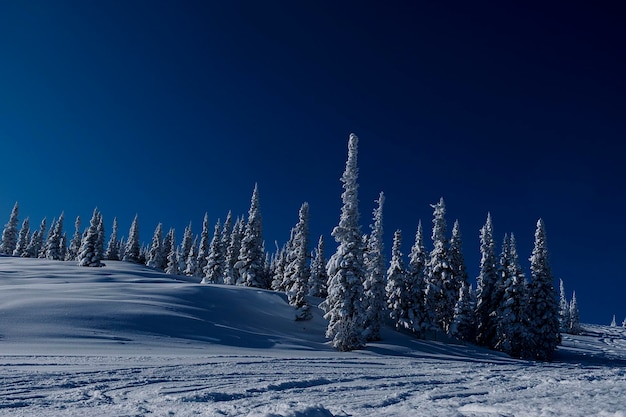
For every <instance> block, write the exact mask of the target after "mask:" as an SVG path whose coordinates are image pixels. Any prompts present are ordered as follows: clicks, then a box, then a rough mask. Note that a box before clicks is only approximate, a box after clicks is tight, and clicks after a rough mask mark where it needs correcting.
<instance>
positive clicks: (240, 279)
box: [0, 135, 579, 359]
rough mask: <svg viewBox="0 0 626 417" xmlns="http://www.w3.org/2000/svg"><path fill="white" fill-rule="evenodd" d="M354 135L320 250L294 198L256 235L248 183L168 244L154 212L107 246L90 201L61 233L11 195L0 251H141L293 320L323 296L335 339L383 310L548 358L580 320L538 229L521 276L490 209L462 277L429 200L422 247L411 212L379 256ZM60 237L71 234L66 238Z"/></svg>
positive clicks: (93, 261) (305, 211)
mask: <svg viewBox="0 0 626 417" xmlns="http://www.w3.org/2000/svg"><path fill="white" fill-rule="evenodd" d="M357 155H358V138H357V137H356V135H351V136H350V139H349V142H348V159H347V162H346V169H345V171H344V173H343V176H342V178H341V181H342V182H343V188H344V191H343V194H342V201H343V205H342V209H341V217H340V220H339V224H338V225H337V226H336V227H335V228H334V229H333V231H332V236H333V237H334V238H335V240H336V242H337V244H338V246H337V249H336V251H335V253H334V254H333V255H332V256H331V258H330V259H329V260H328V261H326V258H325V255H324V249H325V242H324V238H323V236H320V238H319V240H318V244H317V247H316V249H315V251H314V252H313V253H311V252H309V244H310V242H309V240H310V238H309V205H308V203H304V204H303V205H302V207H301V208H300V211H299V213H298V222H297V223H296V225H295V226H294V227H293V229H292V230H291V234H290V238H289V240H288V241H287V242H286V243H285V245H284V246H283V247H282V248H278V247H277V248H276V252H275V253H274V254H272V255H270V254H269V253H267V251H266V250H265V246H264V241H263V238H262V221H261V213H260V209H259V193H258V187H257V186H255V188H254V192H253V194H252V199H251V205H250V209H249V212H248V219H247V221H246V220H245V219H244V218H237V219H235V220H233V217H232V215H231V213H230V212H229V213H228V215H227V216H226V220H225V221H224V223H223V224H222V223H221V221H220V220H218V221H217V223H216V224H215V227H214V230H213V233H212V236H211V233H210V231H209V221H208V215H206V214H205V216H204V221H203V224H202V231H201V233H200V236H194V235H193V233H192V230H191V224H190V225H189V226H187V227H186V228H185V230H184V234H183V237H182V240H181V242H180V244H177V242H176V237H175V230H174V229H170V230H169V231H168V232H167V233H164V230H163V226H162V224H158V225H157V227H156V229H155V231H154V234H153V237H152V240H151V243H150V244H149V245H142V244H141V243H140V240H139V225H138V218H137V216H135V218H134V220H133V222H132V225H131V227H130V230H129V233H128V238H126V240H125V239H124V238H118V223H117V219H114V220H113V229H112V233H111V235H110V238H109V240H108V244H107V245H106V248H105V233H104V225H103V218H102V215H101V213H100V212H99V211H98V209H95V210H94V212H93V214H92V217H91V220H90V222H89V226H88V227H86V228H85V230H84V231H81V220H80V217H79V218H77V219H76V222H75V231H74V235H73V236H72V238H71V239H70V240H69V241H68V236H67V235H66V234H65V233H64V232H63V221H64V215H63V214H61V216H60V217H59V219H58V220H54V221H53V222H52V226H51V227H50V229H49V232H48V234H47V237H46V230H47V226H46V220H45V219H44V220H43V221H42V222H41V225H40V227H39V229H37V230H35V231H33V232H32V233H31V231H30V225H29V219H28V218H26V219H25V220H24V222H23V223H22V228H21V230H19V232H18V228H17V226H18V205H17V203H16V205H15V207H14V209H13V211H12V213H11V217H10V219H9V222H8V223H7V225H6V226H5V229H4V231H3V234H2V242H1V243H0V253H3V254H6V255H13V256H23V257H42V258H47V259H55V260H75V261H77V262H78V264H79V265H81V266H88V267H98V266H102V265H103V263H102V261H103V260H123V261H127V262H135V263H144V264H146V265H147V266H149V267H152V268H155V269H158V270H162V271H165V272H166V273H168V274H181V275H182V274H184V275H189V276H195V277H198V278H199V280H201V282H203V283H218V284H231V285H246V286H253V287H259V288H271V289H273V290H276V291H284V292H285V293H286V294H287V297H288V300H289V302H290V304H291V305H293V306H294V308H295V310H296V315H295V318H296V319H297V320H307V319H309V318H310V317H311V312H310V305H309V301H308V300H309V299H308V298H307V296H315V297H321V298H324V301H323V302H322V304H321V305H320V307H321V308H322V309H324V311H325V313H326V314H325V317H326V319H328V321H329V324H328V328H327V332H326V335H327V337H329V338H330V339H332V344H333V346H334V347H335V348H336V349H338V350H342V351H347V350H352V349H358V348H360V347H362V346H364V345H365V343H366V342H367V341H374V340H379V339H380V337H381V333H380V330H381V326H382V325H383V323H385V322H386V321H390V322H391V323H393V325H395V326H396V328H398V329H404V330H408V331H411V332H413V333H415V334H416V335H418V336H419V337H432V336H433V335H436V334H437V333H445V334H447V335H449V336H451V337H455V338H458V339H461V340H465V341H468V342H476V343H478V344H480V345H483V346H488V347H490V348H493V349H498V350H501V351H504V352H507V353H509V354H511V355H513V356H518V357H527V358H538V359H549V358H550V357H551V355H552V352H553V351H554V349H555V348H556V345H557V344H558V343H559V341H560V334H559V332H560V331H562V332H565V331H569V332H573V333H576V332H577V331H579V323H578V307H577V303H576V298H575V294H574V296H573V298H572V301H571V302H567V300H566V299H565V294H564V290H563V286H561V290H562V291H561V300H560V304H557V301H556V297H555V291H554V288H553V283H552V281H553V278H552V273H551V270H550V266H549V261H548V251H547V246H546V240H545V229H544V224H543V221H542V220H539V221H538V222H537V229H536V232H535V247H534V249H533V252H532V256H531V258H530V261H531V277H532V280H531V281H530V282H529V281H528V280H527V279H526V277H525V274H524V272H523V271H522V268H521V267H520V263H519V256H518V254H517V249H516V243H515V237H514V236H513V235H512V234H511V235H510V236H507V235H505V238H504V242H503V244H502V252H501V253H500V256H499V257H498V256H497V255H496V253H495V246H496V245H495V242H494V237H493V226H492V220H491V215H488V216H487V221H486V223H485V225H484V226H483V228H481V231H480V241H481V248H480V250H481V262H480V274H479V276H478V278H477V288H476V290H474V289H473V288H472V286H470V285H469V283H468V277H467V272H466V267H465V261H464V257H463V253H462V238H461V231H460V226H459V222H458V221H456V222H455V223H454V226H453V228H452V232H451V236H450V238H449V239H448V234H447V225H446V219H445V213H446V210H445V203H444V201H443V199H441V200H440V201H439V202H438V203H437V204H433V205H432V208H433V229H432V235H431V238H432V250H430V251H428V250H426V248H425V243H424V236H423V229H422V224H421V222H419V223H418V228H417V233H416V236H415V242H414V244H413V246H412V248H411V251H410V254H409V262H408V265H405V263H404V256H403V254H402V250H401V244H402V234H401V232H400V231H396V232H395V234H394V239H393V247H392V253H391V260H390V263H389V265H388V266H387V262H386V260H385V256H384V246H383V206H384V201H385V197H384V194H383V193H380V195H379V198H378V200H377V207H376V209H375V210H374V212H373V222H372V224H371V226H370V233H367V234H362V233H361V228H360V224H359V210H358V182H357V179H358V166H357ZM68 242H69V243H68Z"/></svg>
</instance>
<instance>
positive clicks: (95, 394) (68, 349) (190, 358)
mask: <svg viewBox="0 0 626 417" xmlns="http://www.w3.org/2000/svg"><path fill="white" fill-rule="evenodd" d="M314 313H315V317H314V319H313V320H312V321H310V322H296V321H294V320H293V317H294V316H293V314H294V313H293V310H292V308H291V307H290V306H289V305H288V304H287V302H286V299H285V297H284V296H283V295H281V294H278V293H274V292H271V291H262V290H256V289H251V288H241V287H229V286H219V285H201V284H196V283H195V282H193V281H192V280H190V279H188V278H184V277H171V276H167V275H164V274H161V273H159V272H155V271H153V270H150V269H148V268H145V267H142V266H138V265H132V264H127V263H121V262H107V266H106V267H105V268H80V267H78V266H75V264H74V263H65V262H55V261H46V260H38V259H18V258H0V415H1V416H43V415H45V416H81V417H84V416H248V415H251V416H292V417H296V416H297V417H318V416H320V417H327V416H626V395H625V394H626V332H625V331H624V329H621V328H610V327H605V326H592V325H586V326H584V329H585V334H584V335H581V336H565V337H564V343H563V345H562V346H561V347H560V348H559V351H558V355H557V360H556V361H554V362H552V363H534V362H526V361H519V360H513V359H510V358H508V357H506V356H504V355H501V354H498V353H495V352H491V351H487V350H483V349H480V348H477V347H473V346H463V345H455V344H447V343H443V342H436V341H420V340H415V339H413V338H411V337H409V336H406V335H401V334H398V333H396V332H394V331H392V330H390V329H386V330H385V331H384V340H383V341H382V342H380V343H372V344H370V345H369V346H368V348H367V349H365V350H362V351H357V352H351V353H340V352H335V351H333V350H332V349H331V348H330V347H329V346H328V344H327V343H326V340H325V339H324V330H325V321H324V319H323V318H322V317H321V312H320V311H319V310H317V309H315V311H314Z"/></svg>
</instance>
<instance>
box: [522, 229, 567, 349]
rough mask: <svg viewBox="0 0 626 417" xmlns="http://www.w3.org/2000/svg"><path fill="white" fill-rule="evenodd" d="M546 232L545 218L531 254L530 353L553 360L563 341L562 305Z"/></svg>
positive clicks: (536, 233)
mask: <svg viewBox="0 0 626 417" xmlns="http://www.w3.org/2000/svg"><path fill="white" fill-rule="evenodd" d="M548 258H549V256H548V247H547V244H546V232H545V226H544V223H543V220H542V219H539V220H538V221H537V230H536V231H535V245H534V248H533V252H532V255H531V257H530V270H531V273H532V281H531V283H530V288H529V291H530V293H529V302H528V315H529V318H530V326H529V329H530V331H531V332H532V342H533V344H532V349H531V351H530V352H529V353H530V356H531V357H532V358H535V359H539V360H550V359H552V355H553V353H554V350H555V349H556V347H557V345H558V344H559V343H560V342H561V335H560V333H559V305H558V303H557V298H556V291H555V290H554V285H553V281H554V279H553V276H552V270H551V268H550V262H549V259H548Z"/></svg>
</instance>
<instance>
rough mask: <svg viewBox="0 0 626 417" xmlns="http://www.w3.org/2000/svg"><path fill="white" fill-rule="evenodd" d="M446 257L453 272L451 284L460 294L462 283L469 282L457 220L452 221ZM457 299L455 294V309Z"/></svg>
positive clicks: (466, 284)
mask: <svg viewBox="0 0 626 417" xmlns="http://www.w3.org/2000/svg"><path fill="white" fill-rule="evenodd" d="M448 259H449V261H450V269H451V270H452V273H453V278H452V283H453V286H454V288H455V289H456V292H457V293H458V294H460V290H461V287H463V286H464V285H465V286H466V287H468V284H469V283H468V282H467V268H466V267H465V257H464V256H463V237H462V235H461V225H460V224H459V221H458V220H455V221H454V226H453V227H452V235H451V236H450V248H449V250H448ZM468 289H469V287H468ZM468 295H469V292H468ZM458 299H459V297H458V296H457V298H456V300H455V309H456V303H458Z"/></svg>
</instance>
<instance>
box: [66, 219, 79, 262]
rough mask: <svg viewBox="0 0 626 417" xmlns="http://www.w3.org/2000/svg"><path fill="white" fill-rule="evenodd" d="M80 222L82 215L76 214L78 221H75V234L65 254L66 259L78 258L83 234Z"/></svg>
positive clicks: (73, 259)
mask: <svg viewBox="0 0 626 417" xmlns="http://www.w3.org/2000/svg"><path fill="white" fill-rule="evenodd" d="M80 223H81V220H80V216H76V221H75V222H74V235H73V236H72V240H70V246H69V248H68V250H67V254H66V256H65V260H66V261H75V260H76V258H78V251H79V250H80V241H81V236H82V235H81V232H80Z"/></svg>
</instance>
